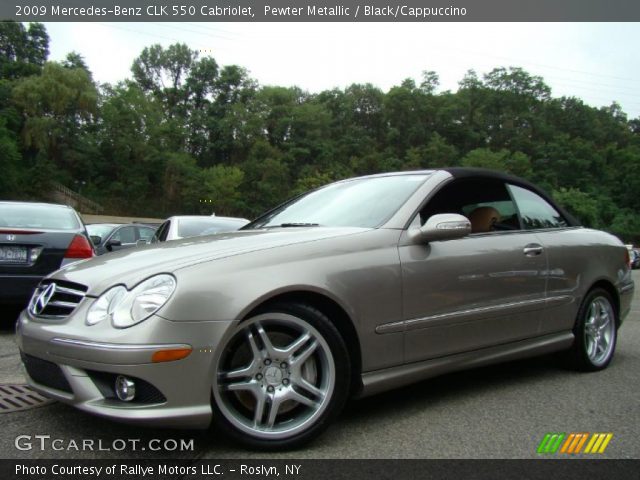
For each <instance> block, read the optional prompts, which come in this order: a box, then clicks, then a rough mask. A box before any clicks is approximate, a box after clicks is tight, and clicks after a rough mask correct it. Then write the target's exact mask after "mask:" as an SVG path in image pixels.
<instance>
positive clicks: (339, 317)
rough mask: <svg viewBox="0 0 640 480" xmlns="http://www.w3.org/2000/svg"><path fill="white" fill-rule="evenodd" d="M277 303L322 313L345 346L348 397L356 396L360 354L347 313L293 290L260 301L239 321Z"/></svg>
mask: <svg viewBox="0 0 640 480" xmlns="http://www.w3.org/2000/svg"><path fill="white" fill-rule="evenodd" d="M277 303H303V304H305V305H308V306H310V307H313V308H315V309H317V310H319V311H320V312H322V313H323V314H324V315H326V317H327V318H328V319H329V321H331V323H333V325H334V326H335V327H336V329H337V330H338V332H339V333H340V335H341V336H342V338H343V339H344V341H345V344H346V345H347V351H348V352H349V359H350V361H351V386H350V395H351V396H353V395H356V394H357V393H358V392H359V391H360V389H361V388H362V377H361V373H362V353H361V347H360V340H359V338H358V332H357V330H356V328H355V324H354V322H353V320H352V319H351V316H350V315H349V314H348V313H347V311H346V310H345V309H344V308H343V307H342V306H341V305H340V304H339V303H338V302H336V301H335V300H333V299H332V298H330V297H328V296H327V295H323V294H322V293H318V292H314V291H309V290H294V291H287V292H282V293H277V294H274V295H273V296H270V297H268V298H264V299H262V300H261V301H260V302H259V303H258V304H257V305H254V306H252V308H251V310H250V311H248V312H247V313H246V314H245V315H243V316H242V319H241V320H240V321H244V320H246V319H247V318H250V317H252V316H253V315H255V314H256V313H257V312H258V311H259V310H263V309H265V308H268V307H269V306H270V305H274V304H277Z"/></svg>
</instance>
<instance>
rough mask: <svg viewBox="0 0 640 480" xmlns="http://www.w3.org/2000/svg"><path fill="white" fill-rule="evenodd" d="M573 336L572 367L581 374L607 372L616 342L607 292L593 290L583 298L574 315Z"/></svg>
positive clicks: (614, 315) (615, 322)
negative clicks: (603, 370) (605, 369)
mask: <svg viewBox="0 0 640 480" xmlns="http://www.w3.org/2000/svg"><path fill="white" fill-rule="evenodd" d="M573 333H574V335H575V340H574V344H573V346H572V348H571V360H572V364H573V366H574V367H575V368H576V369H577V370H581V371H585V372H594V371H597V370H602V369H604V368H607V366H608V365H609V363H611V359H612V358H613V354H614V352H615V348H616V341H617V339H618V317H617V312H616V309H615V307H614V303H613V299H612V298H611V295H610V294H609V292H607V291H606V290H604V289H602V288H595V289H593V290H591V291H590V292H589V293H588V294H587V296H586V297H585V298H584V300H583V301H582V305H581V306H580V310H579V311H578V317H577V319H576V324H575V327H574V329H573Z"/></svg>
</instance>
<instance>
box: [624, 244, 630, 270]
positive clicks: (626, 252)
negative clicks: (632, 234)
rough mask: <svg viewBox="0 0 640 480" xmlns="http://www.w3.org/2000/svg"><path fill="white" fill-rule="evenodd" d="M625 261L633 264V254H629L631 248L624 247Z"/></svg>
mask: <svg viewBox="0 0 640 480" xmlns="http://www.w3.org/2000/svg"><path fill="white" fill-rule="evenodd" d="M624 261H625V263H626V264H627V265H629V266H631V255H630V254H629V249H628V248H625V249H624Z"/></svg>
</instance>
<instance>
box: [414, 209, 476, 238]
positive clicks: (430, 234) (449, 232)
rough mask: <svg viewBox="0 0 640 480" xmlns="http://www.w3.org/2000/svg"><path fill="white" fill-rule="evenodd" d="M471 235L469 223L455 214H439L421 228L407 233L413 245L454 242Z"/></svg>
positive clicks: (466, 219) (465, 218) (461, 216)
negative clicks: (436, 241)
mask: <svg viewBox="0 0 640 480" xmlns="http://www.w3.org/2000/svg"><path fill="white" fill-rule="evenodd" d="M470 233H471V222H470V221H469V219H468V218H467V217H465V216H463V215H458V214H457V213H440V214H438V215H433V216H432V217H430V218H429V219H428V220H427V221H426V222H425V224H424V225H423V226H421V227H420V228H416V229H414V230H410V231H409V237H410V238H411V240H412V241H413V243H420V244H422V243H429V242H432V241H434V240H454V239H457V238H462V237H466V236H467V235H469V234H470Z"/></svg>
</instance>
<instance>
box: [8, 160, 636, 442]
mask: <svg viewBox="0 0 640 480" xmlns="http://www.w3.org/2000/svg"><path fill="white" fill-rule="evenodd" d="M628 259H629V257H628V251H627V249H626V248H625V247H624V245H623V244H622V243H621V242H620V241H619V240H618V239H617V238H615V237H613V236H612V235H609V234H607V233H604V232H600V231H596V230H591V229H587V228H583V227H581V226H579V225H578V224H577V223H576V221H575V220H574V219H572V218H571V216H570V215H568V214H567V213H566V212H564V211H563V210H562V209H561V208H560V207H559V206H557V205H555V204H554V202H553V201H552V200H551V199H550V198H549V197H548V196H547V195H545V194H544V193H543V192H542V191H540V190H539V189H538V188H536V187H535V186H533V185H531V184H529V183H527V182H525V181H523V180H521V179H518V178H514V177H511V176H506V175H503V174H500V173H495V172H489V171H484V170H476V169H443V170H435V171H419V172H403V173H391V174H381V175H374V176H369V177H361V178H355V179H350V180H344V181H340V182H337V183H333V184H331V185H328V186H325V187H322V188H320V189H317V190H315V191H312V192H310V193H308V194H305V195H302V196H300V197H297V198H295V199H293V200H291V201H289V202H288V203H285V204H283V205H281V206H279V207H277V208H275V209H274V210H272V211H270V212H267V213H266V214H265V215H263V216H262V217H260V218H258V219H257V220H255V221H253V222H252V223H250V224H249V225H247V226H246V227H244V228H243V229H241V230H239V231H237V232H232V233H224V234H218V235H214V236H207V237H194V238H190V239H187V240H178V241H174V242H165V243H159V244H156V245H151V246H145V247H141V248H138V249H132V250H126V251H122V252H116V253H113V254H110V255H106V256H104V257H97V258H95V259H92V260H89V261H85V262H81V263H78V264H74V265H71V266H69V267H67V268H65V269H62V270H60V271H58V272H57V273H55V274H53V275H51V276H50V277H48V278H46V279H45V280H43V281H42V282H41V284H40V286H39V288H38V289H37V291H36V292H35V294H34V295H33V298H32V301H31V304H30V307H29V308H28V309H27V310H26V311H24V312H23V313H22V315H21V316H20V319H19V322H18V325H17V341H18V345H19V347H20V350H21V352H22V358H23V361H24V364H25V367H26V372H27V374H28V381H29V384H30V385H32V386H33V388H35V389H36V390H38V391H39V392H42V393H44V394H46V395H48V396H50V397H53V398H56V399H58V400H60V401H62V402H66V403H69V404H71V405H74V406H76V407H77V408H79V409H81V410H84V411H86V412H90V413H93V414H97V415H101V416H104V417H109V418H113V419H116V420H121V421H127V422H131V423H137V424H147V425H154V426H179V427H185V428H206V427H207V426H208V425H209V424H210V422H211V420H212V419H213V420H214V421H215V423H216V425H217V426H218V428H219V429H221V430H222V431H224V432H226V433H227V434H228V435H229V436H232V437H233V438H235V439H237V440H239V441H241V442H243V443H244V444H246V445H249V446H252V447H260V448H288V447H291V446H294V445H299V444H301V443H303V442H305V441H308V440H310V439H311V438H313V437H314V436H315V435H317V434H319V433H320V432H321V431H322V430H323V429H324V428H325V427H326V426H327V425H328V424H329V423H330V422H331V421H332V420H333V419H334V418H335V417H336V416H337V415H338V413H339V412H340V410H341V409H342V407H343V405H344V403H345V401H346V400H347V399H348V398H350V397H358V396H366V395H372V394H375V393H378V392H382V391H384V390H388V389H391V388H395V387H399V386H402V385H406V384H409V383H411V382H416V381H420V380H423V379H426V378H429V377H432V376H435V375H439V374H443V373H445V372H450V371H454V370H460V369H465V368H472V367H479V366H483V365H487V364H490V363H495V362H500V361H505V360H511V359H516V358H523V357H528V356H533V355H539V354H545V353H549V352H556V351H561V350H566V351H567V355H568V357H569V358H570V360H571V361H572V362H573V364H574V365H575V366H576V368H579V369H581V370H587V371H593V370H600V369H603V368H605V367H606V366H607V365H608V364H609V362H610V361H611V359H612V357H613V353H614V349H615V345H616V338H617V331H618V328H619V327H620V325H621V323H622V321H623V319H624V318H625V316H626V315H627V314H628V313H629V310H630V302H631V298H632V294H633V288H634V284H633V281H632V279H631V271H630V267H629V262H628ZM54 305H55V306H56V307H55V308H54V307H53V306H54Z"/></svg>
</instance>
